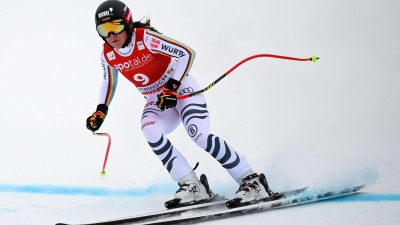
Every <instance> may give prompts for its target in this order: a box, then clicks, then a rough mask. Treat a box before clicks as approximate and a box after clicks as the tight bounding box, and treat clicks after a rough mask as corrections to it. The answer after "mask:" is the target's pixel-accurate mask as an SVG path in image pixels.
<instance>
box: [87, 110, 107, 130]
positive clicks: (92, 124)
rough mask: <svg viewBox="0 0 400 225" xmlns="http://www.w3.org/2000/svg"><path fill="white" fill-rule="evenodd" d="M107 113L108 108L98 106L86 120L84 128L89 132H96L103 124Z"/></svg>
mask: <svg viewBox="0 0 400 225" xmlns="http://www.w3.org/2000/svg"><path fill="white" fill-rule="evenodd" d="M107 113H108V107H107V105H105V104H99V105H98V106H97V108H96V112H94V113H93V114H92V115H91V116H89V117H88V118H87V119H86V128H87V129H88V130H91V131H93V132H94V131H96V130H98V129H99V128H100V126H101V124H102V123H103V122H104V119H105V118H106V116H107Z"/></svg>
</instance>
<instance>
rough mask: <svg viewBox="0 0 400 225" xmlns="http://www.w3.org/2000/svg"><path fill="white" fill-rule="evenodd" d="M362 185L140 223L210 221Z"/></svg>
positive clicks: (326, 196)
mask: <svg viewBox="0 0 400 225" xmlns="http://www.w3.org/2000/svg"><path fill="white" fill-rule="evenodd" d="M362 187H364V185H361V186H355V187H352V188H345V189H343V190H340V191H336V192H334V191H327V192H323V193H322V194H317V195H307V196H305V197H304V196H303V197H302V196H300V197H299V196H291V197H289V198H283V199H278V200H274V201H270V202H263V203H256V204H253V205H248V206H242V207H238V208H232V209H224V210H219V211H212V212H209V213H202V214H198V215H194V216H187V217H178V218H171V219H162V220H157V221H154V222H148V223H142V224H147V225H150V224H152V225H155V224H157V225H161V224H178V223H179V224H181V223H184V224H191V223H199V222H206V221H212V220H217V219H223V218H227V217H233V216H240V215H247V214H250V213H256V212H262V211H267V210H273V209H278V208H283V207H291V206H295V205H300V204H307V203H312V202H318V201H323V200H328V199H332V198H339V197H344V196H347V195H351V194H355V193H357V191H358V190H360V189H361V188H362Z"/></svg>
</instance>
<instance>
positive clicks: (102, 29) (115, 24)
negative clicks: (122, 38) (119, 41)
mask: <svg viewBox="0 0 400 225" xmlns="http://www.w3.org/2000/svg"><path fill="white" fill-rule="evenodd" d="M96 29H97V33H99V35H100V36H102V37H105V38H106V37H109V36H110V33H113V34H120V33H121V32H122V31H124V29H125V24H124V21H123V20H122V19H116V20H112V21H110V22H106V23H102V24H99V25H97V27H96Z"/></svg>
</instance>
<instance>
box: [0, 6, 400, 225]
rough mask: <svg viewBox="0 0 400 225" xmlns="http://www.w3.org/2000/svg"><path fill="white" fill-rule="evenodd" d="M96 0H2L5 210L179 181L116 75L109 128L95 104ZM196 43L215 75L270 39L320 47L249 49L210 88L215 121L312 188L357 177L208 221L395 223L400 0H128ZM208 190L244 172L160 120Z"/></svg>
mask: <svg viewBox="0 0 400 225" xmlns="http://www.w3.org/2000/svg"><path fill="white" fill-rule="evenodd" d="M101 2H102V1H100V0H88V1H76V0H71V1H48V0H36V1H29V0H20V1H13V0H2V1H1V2H0V14H1V16H2V25H1V29H2V32H1V41H0V49H1V60H0V68H1V71H3V72H2V73H1V74H0V76H1V82H0V102H1V106H0V107H1V111H0V115H1V118H2V121H1V123H0V127H1V129H0V171H1V175H0V224H1V225H22V224H29V225H51V224H55V223H57V222H71V223H82V222H90V221H94V220H105V219H112V218H118V217H126V216H131V215H135V214H140V213H146V212H151V211H154V210H162V209H163V202H164V201H165V200H166V199H169V198H170V197H172V195H173V193H174V191H175V190H176V189H177V185H176V184H175V183H174V182H172V181H171V180H170V178H169V175H168V173H167V171H166V170H165V169H164V168H163V167H162V164H161V163H160V162H159V160H158V159H157V157H155V156H154V153H152V151H151V150H150V148H149V147H148V145H147V143H146V141H145V139H144V137H143V135H142V134H141V131H140V115H141V110H142V107H143V103H144V102H143V97H142V96H141V95H140V94H139V93H138V92H137V91H136V90H135V88H134V87H133V86H132V85H131V84H129V83H128V81H126V80H124V79H122V78H121V79H120V80H119V87H118V90H117V92H116V95H115V98H114V100H113V102H112V105H111V107H110V113H109V115H108V116H107V119H106V122H105V124H104V125H103V126H102V128H101V131H102V132H108V133H110V134H111V136H112V140H113V143H112V146H111V150H110V156H109V159H108V163H107V176H106V177H104V178H102V177H100V176H99V173H100V170H101V167H102V164H103V159H104V153H105V148H106V145H107V139H106V138H105V137H97V136H93V135H92V134H91V133H90V132H89V131H87V130H86V128H85V120H86V118H87V117H88V116H89V115H90V113H92V112H93V110H94V109H95V107H96V105H97V98H98V91H99V87H100V83H101V79H102V69H101V66H100V62H99V54H100V51H101V44H102V40H101V39H100V38H99V37H98V36H97V34H96V31H95V28H94V21H93V19H94V18H93V17H94V12H95V9H96V7H97V6H98V4H100V3H101ZM126 3H127V4H128V5H129V6H130V8H131V10H132V12H133V18H134V19H137V20H139V19H141V18H142V17H143V16H149V17H150V18H151V19H152V23H153V25H154V26H155V27H156V28H157V29H159V30H160V31H161V32H163V33H164V34H165V35H167V36H169V37H172V38H174V39H176V40H179V41H181V42H184V43H186V44H188V45H189V46H191V47H192V48H193V49H194V50H195V51H196V53H197V55H196V60H195V63H194V65H193V67H192V70H191V74H192V75H193V76H195V78H196V79H197V81H198V82H199V84H200V85H201V86H202V87H206V86H208V85H209V84H210V83H211V82H213V81H214V80H216V79H217V78H218V77H219V76H221V75H222V74H223V73H225V72H226V71H228V70H229V69H230V68H231V67H232V66H234V65H235V64H236V63H238V62H239V61H240V60H242V59H244V58H246V57H249V56H251V55H254V54H260V53H269V54H278V55H286V56H293V57H300V58H307V57H311V56H313V55H316V56H318V57H320V58H321V59H320V60H319V61H318V62H317V63H312V62H295V61H287V60H279V59H270V58H258V59H254V60H251V61H249V62H247V63H245V64H243V65H242V66H240V67H239V68H237V69H236V70H234V71H233V72H232V73H230V74H229V76H228V77H227V78H225V79H224V80H223V81H221V82H220V83H218V84H217V85H216V86H215V87H214V88H212V89H211V90H209V91H207V92H206V93H205V96H206V98H207V100H208V106H209V110H210V113H211V119H212V125H211V127H212V130H213V132H214V133H215V134H217V135H219V136H221V137H223V138H224V139H225V140H227V142H228V143H229V144H230V145H231V146H233V147H234V148H235V149H236V150H237V151H240V152H241V153H243V154H244V155H245V156H246V157H247V159H248V161H249V162H250V163H251V164H252V165H253V169H254V171H256V172H259V173H265V174H266V176H267V179H268V181H269V183H270V186H271V187H272V188H273V189H274V190H276V191H280V190H289V189H293V188H299V187H303V186H308V187H309V189H310V190H311V191H312V190H321V189H329V188H339V187H345V186H349V185H354V184H366V185H367V186H366V188H365V189H363V191H362V194H361V195H358V196H357V197H348V198H346V199H343V200H335V201H326V202H321V203H315V204H310V205H304V206H299V207H292V208H285V209H279V210H274V211H270V212H264V213H258V214H254V215H251V216H244V217H236V218H230V219H225V220H221V221H217V222H216V221H214V222H206V223H205V224H242V223H244V222H249V221H250V222H259V221H262V222H263V223H265V224H270V225H272V224H291V225H294V224H400V210H399V207H400V164H399V159H400V153H399V150H400V88H399V83H400V64H399V58H400V42H399V40H400V29H399V27H400V16H399V14H398V12H399V11H400V2H399V1H397V0H386V1H372V0H355V1H345V0H340V1H334V0H326V1H318V0H305V1H296V0H282V1H269V0H252V1H236V0H230V1H228V0H219V1H211V0H205V1H183V0H171V1H162V0H153V1H126ZM169 138H170V139H171V141H172V142H173V143H174V144H175V145H176V146H177V147H178V149H180V150H181V151H182V153H183V154H184V155H185V156H186V157H187V159H188V161H189V162H190V163H191V164H192V165H195V163H196V162H200V166H199V168H198V169H197V170H196V172H197V173H198V174H201V173H205V174H207V176H208V178H209V183H210V185H211V187H212V188H213V189H214V191H215V192H218V193H220V194H224V195H225V196H227V197H231V196H233V193H234V191H235V190H236V188H237V186H236V184H235V183H234V181H233V180H232V179H231V178H230V177H229V175H228V174H227V172H226V171H224V169H223V168H221V166H220V165H219V164H218V163H217V162H216V161H215V160H214V159H213V158H212V157H210V156H209V155H208V154H207V153H206V152H204V151H202V150H200V149H198V147H197V146H196V145H195V144H194V143H192V142H191V140H190V139H189V138H188V137H187V135H186V134H185V132H184V130H183V129H182V127H179V128H178V129H177V130H176V132H175V133H173V134H171V135H169Z"/></svg>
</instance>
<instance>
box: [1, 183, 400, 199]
mask: <svg viewBox="0 0 400 225" xmlns="http://www.w3.org/2000/svg"><path fill="white" fill-rule="evenodd" d="M176 188H177V187H176V185H152V186H149V187H148V188H142V189H141V188H130V189H115V188H102V187H75V186H57V185H16V184H0V193H5V192H8V193H27V194H52V195H87V196H131V197H140V196H146V195H151V194H164V193H166V194H171V193H174V192H175V191H176ZM328 201H336V202H380V201H400V193H395V194H362V193H360V194H356V195H350V196H346V197H345V198H333V199H330V200H328Z"/></svg>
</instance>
